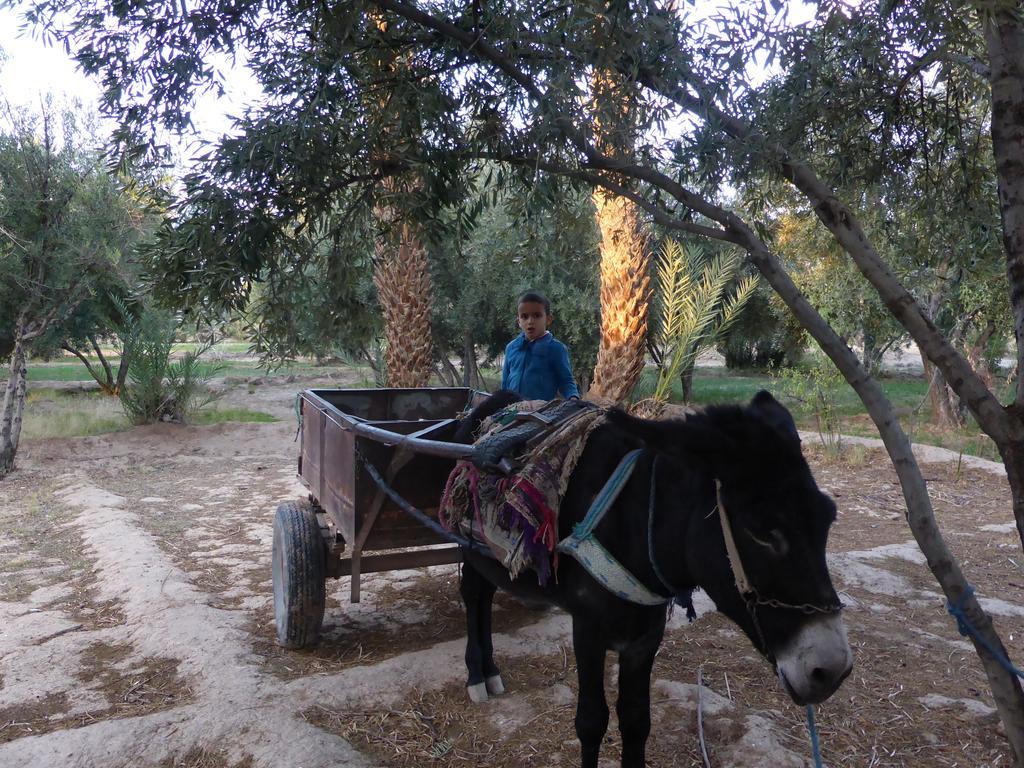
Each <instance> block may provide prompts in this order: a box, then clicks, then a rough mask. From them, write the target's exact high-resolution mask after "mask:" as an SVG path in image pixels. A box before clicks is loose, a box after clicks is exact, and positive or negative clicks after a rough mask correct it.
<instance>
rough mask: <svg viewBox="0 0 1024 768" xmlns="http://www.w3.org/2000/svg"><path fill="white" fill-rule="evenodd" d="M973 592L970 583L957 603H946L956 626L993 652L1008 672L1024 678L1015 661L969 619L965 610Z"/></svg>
mask: <svg viewBox="0 0 1024 768" xmlns="http://www.w3.org/2000/svg"><path fill="white" fill-rule="evenodd" d="M973 594H974V587H972V586H971V585H970V584H968V585H967V589H965V590H964V593H963V595H962V596H961V597H960V600H959V601H957V602H956V603H952V602H947V603H946V610H947V611H949V615H950V616H952V617H953V618H954V619H956V628H957V629H958V630H960V634H961V635H963V636H964V637H968V636H970V637H973V638H974V639H975V640H977V641H978V642H979V643H981V644H982V646H983V647H984V648H985V650H986V651H988V652H989V653H990V654H992V658H993V659H995V660H996V661H998V662H999V663H1000V664H1001V665H1002V667H1003V669H1005V670H1006V671H1007V672H1012V673H1013V674H1015V675H1016V676H1017V677H1022V678H1024V672H1021V671H1020V670H1019V669H1017V668H1016V667H1015V666H1013V663H1012V662H1011V661H1010V660H1009V659H1008V658H1006V656H1005V655H1004V654H1003V653H1001V652H1000V651H999V650H998V649H997V648H995V646H993V645H992V644H991V643H990V642H989V641H988V640H986V639H985V638H984V637H982V636H981V634H980V633H979V632H978V630H976V629H975V628H974V626H973V625H972V624H971V622H970V621H968V620H967V614H966V613H965V612H964V607H965V603H966V602H967V600H968V598H970V597H971V596H972V595H973Z"/></svg>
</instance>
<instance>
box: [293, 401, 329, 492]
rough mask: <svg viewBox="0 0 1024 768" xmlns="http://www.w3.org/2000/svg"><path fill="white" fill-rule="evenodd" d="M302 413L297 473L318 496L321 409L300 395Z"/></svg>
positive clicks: (322, 432)
mask: <svg viewBox="0 0 1024 768" xmlns="http://www.w3.org/2000/svg"><path fill="white" fill-rule="evenodd" d="M300 404H301V405H300V408H301V415H302V421H301V424H302V427H301V442H300V445H299V474H300V476H301V477H302V481H303V482H304V483H305V484H306V487H307V488H309V490H310V491H311V492H312V493H313V495H314V496H317V497H318V498H319V496H320V493H321V491H322V490H323V489H322V487H321V484H320V483H321V480H322V478H323V448H322V442H323V436H324V421H325V419H326V417H325V416H324V413H323V411H321V410H320V409H319V408H317V407H316V405H315V404H314V403H312V402H311V401H310V400H307V399H306V398H305V397H302V398H301V400H300Z"/></svg>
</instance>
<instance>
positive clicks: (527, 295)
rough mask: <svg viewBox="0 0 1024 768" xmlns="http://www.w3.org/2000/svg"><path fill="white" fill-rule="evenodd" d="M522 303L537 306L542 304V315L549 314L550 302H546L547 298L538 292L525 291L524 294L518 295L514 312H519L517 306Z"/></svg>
mask: <svg viewBox="0 0 1024 768" xmlns="http://www.w3.org/2000/svg"><path fill="white" fill-rule="evenodd" d="M524 301H532V302H535V303H537V304H543V305H544V314H546V315H550V314H551V302H550V301H548V297H547V296H545V295H544V294H543V293H541V292H540V291H526V292H524V293H521V294H519V298H518V299H516V311H518V310H519V305H520V304H522V303H523V302H524Z"/></svg>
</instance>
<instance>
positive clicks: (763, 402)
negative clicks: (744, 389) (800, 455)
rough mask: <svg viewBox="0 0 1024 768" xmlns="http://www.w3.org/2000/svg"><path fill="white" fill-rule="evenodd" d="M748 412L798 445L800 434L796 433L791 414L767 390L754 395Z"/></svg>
mask: <svg viewBox="0 0 1024 768" xmlns="http://www.w3.org/2000/svg"><path fill="white" fill-rule="evenodd" d="M750 410H751V411H752V412H753V413H757V414H759V415H760V416H761V418H762V419H764V420H765V421H766V422H767V423H768V424H769V425H770V426H772V427H774V428H775V429H777V430H778V431H779V432H781V433H782V434H784V435H786V436H787V437H791V438H793V439H794V440H796V442H797V444H799V443H800V433H799V432H797V429H796V422H795V421H793V416H792V414H790V412H789V411H788V410H787V409H786V406H784V405H783V404H782V403H780V402H779V401H778V400H776V399H775V398H774V397H772V395H771V393H770V392H768V390H765V389H762V390H761V391H760V392H758V393H757V394H756V395H754V399H753V400H751V401H750Z"/></svg>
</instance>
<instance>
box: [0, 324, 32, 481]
mask: <svg viewBox="0 0 1024 768" xmlns="http://www.w3.org/2000/svg"><path fill="white" fill-rule="evenodd" d="M27 382H28V369H27V368H26V367H25V340H24V321H23V320H19V321H18V326H17V330H16V331H15V333H14V349H13V351H12V352H11V366H10V372H9V375H8V378H7V387H6V388H5V390H4V404H3V410H2V411H0V478H3V477H5V476H6V475H8V474H9V473H10V472H11V470H12V469H14V458H15V456H16V455H17V453H18V442H19V441H20V440H21V420H22V415H23V414H24V412H25V393H26V391H27Z"/></svg>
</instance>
